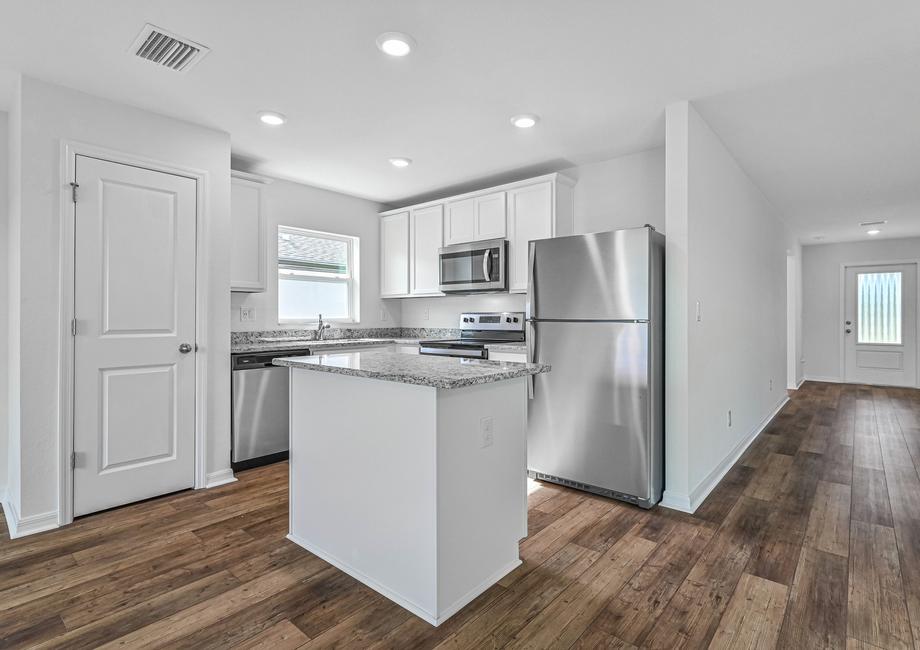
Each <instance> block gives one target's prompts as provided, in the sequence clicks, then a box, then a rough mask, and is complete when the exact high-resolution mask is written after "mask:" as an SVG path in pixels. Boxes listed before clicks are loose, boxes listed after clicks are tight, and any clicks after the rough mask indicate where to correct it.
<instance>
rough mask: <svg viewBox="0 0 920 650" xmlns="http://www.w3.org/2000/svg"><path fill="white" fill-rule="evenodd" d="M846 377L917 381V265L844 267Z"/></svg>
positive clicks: (863, 380) (864, 381)
mask: <svg viewBox="0 0 920 650" xmlns="http://www.w3.org/2000/svg"><path fill="white" fill-rule="evenodd" d="M845 291H846V301H845V306H844V322H843V331H844V337H845V338H844V356H845V360H844V365H845V373H846V375H845V376H846V380H847V381H848V382H852V383H861V384H877V385H885V386H916V385H917V265H916V264H889V265H882V266H848V267H847V268H846V277H845Z"/></svg>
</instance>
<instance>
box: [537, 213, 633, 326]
mask: <svg viewBox="0 0 920 650" xmlns="http://www.w3.org/2000/svg"><path fill="white" fill-rule="evenodd" d="M650 236H651V231H650V230H649V229H648V228H632V229H630V230H615V231H612V232H602V233H594V234H590V235H574V236H571V237H556V238H555V239H540V240H537V241H534V242H531V243H530V246H531V250H530V260H529V261H530V279H529V288H528V308H529V314H528V318H536V319H563V320H573V319H575V320H648V318H649V305H648V302H649V238H650Z"/></svg>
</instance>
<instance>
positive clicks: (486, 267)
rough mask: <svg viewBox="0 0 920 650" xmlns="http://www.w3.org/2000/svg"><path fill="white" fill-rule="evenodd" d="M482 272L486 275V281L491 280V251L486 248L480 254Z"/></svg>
mask: <svg viewBox="0 0 920 650" xmlns="http://www.w3.org/2000/svg"><path fill="white" fill-rule="evenodd" d="M482 274H483V275H484V276H485V277H486V282H491V281H492V251H491V249H490V250H487V251H486V252H485V254H484V255H483V256H482Z"/></svg>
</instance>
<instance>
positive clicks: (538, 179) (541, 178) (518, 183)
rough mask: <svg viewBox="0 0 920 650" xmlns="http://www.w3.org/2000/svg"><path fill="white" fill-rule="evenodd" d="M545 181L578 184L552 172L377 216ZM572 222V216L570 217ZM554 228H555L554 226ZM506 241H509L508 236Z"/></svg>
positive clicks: (509, 237)
mask: <svg viewBox="0 0 920 650" xmlns="http://www.w3.org/2000/svg"><path fill="white" fill-rule="evenodd" d="M546 181H555V182H558V183H564V184H566V185H568V186H569V187H575V184H576V183H577V182H578V181H576V180H575V179H573V178H570V177H568V176H566V175H565V174H560V173H559V172H553V173H552V174H543V175H542V176H534V177H533V178H525V179H523V180H520V181H514V182H513V183H505V184H504V185H494V186H492V187H486V188H484V189H481V190H473V191H471V192H464V193H463V194H456V195H451V196H445V197H443V198H440V199H433V200H431V201H425V202H424V203H412V204H409V205H405V206H402V207H399V208H391V209H389V210H386V211H384V212H379V213H378V215H379V216H381V217H388V216H390V215H392V214H398V213H400V212H405V211H407V210H417V209H419V208H427V207H431V206H435V205H439V204H441V203H447V202H448V201H450V202H453V201H461V200H463V199H471V198H474V197H477V196H482V195H484V194H492V193H493V192H507V191H508V190H513V189H517V188H519V187H527V186H528V185H536V184H537V183H544V182H546ZM555 201H556V194H555V189H554V190H553V205H555ZM572 218H573V220H574V216H573V217H572ZM554 227H555V226H554ZM508 239H511V236H510V234H509V236H508ZM432 295H441V294H432Z"/></svg>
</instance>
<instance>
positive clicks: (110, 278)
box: [73, 156, 197, 515]
mask: <svg viewBox="0 0 920 650" xmlns="http://www.w3.org/2000/svg"><path fill="white" fill-rule="evenodd" d="M75 165H76V180H77V183H78V184H79V188H80V189H79V191H80V199H79V203H77V205H76V211H75V225H74V316H75V321H76V335H75V337H74V407H73V418H74V427H73V429H74V431H73V445H74V452H75V459H76V462H75V468H74V471H73V482H74V487H73V490H74V515H82V514H87V513H90V512H95V511H98V510H103V509H105V508H110V507H113V506H117V505H122V504H125V503H131V502H134V501H138V500H141V499H146V498H149V497H153V496H157V495H160V494H165V493H168V492H173V491H176V490H181V489H184V488H190V487H193V486H194V483H195V399H196V398H195V395H196V386H195V355H196V352H195V331H196V327H195V304H196V296H195V289H196V266H195V254H196V212H197V187H196V181H195V180H194V179H191V178H187V177H183V176H177V175H173V174H168V173H164V172H158V171H152V170H149V169H143V168H140V167H134V166H130V165H123V164H118V163H114V162H109V161H105V160H100V159H97V158H91V157H87V156H77V157H76V163H75ZM182 344H188V345H189V346H190V347H191V350H190V351H189V352H187V353H183V352H181V351H180V345H182Z"/></svg>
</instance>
